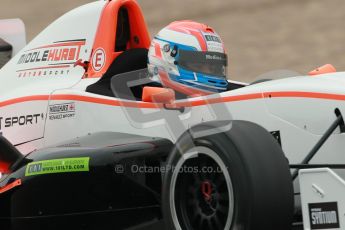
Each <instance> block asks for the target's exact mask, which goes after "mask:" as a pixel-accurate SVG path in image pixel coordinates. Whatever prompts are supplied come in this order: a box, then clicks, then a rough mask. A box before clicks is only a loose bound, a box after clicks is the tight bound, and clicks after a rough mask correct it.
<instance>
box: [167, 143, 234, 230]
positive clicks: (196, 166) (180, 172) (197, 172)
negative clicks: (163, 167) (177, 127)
mask: <svg viewBox="0 0 345 230" xmlns="http://www.w3.org/2000/svg"><path fill="white" fill-rule="evenodd" d="M171 189H172V190H171V192H170V207H171V213H172V219H173V223H174V226H175V229H178V230H182V229H183V230H185V229H188V230H209V229H212V230H213V229H214V230H224V229H226V230H228V229H230V226H231V223H232V218H233V211H234V202H233V201H234V198H233V197H234V195H233V187H232V183H231V178H230V175H229V172H228V170H227V167H226V166H225V164H224V163H223V161H222V159H221V158H220V157H219V156H218V155H217V154H216V153H215V152H214V151H213V150H211V149H209V148H207V147H201V146H198V147H194V148H193V149H191V150H190V151H188V152H187V153H186V154H184V155H183V156H182V157H181V159H180V160H179V161H178V163H177V164H176V167H175V169H174V172H173V175H172V179H171Z"/></svg>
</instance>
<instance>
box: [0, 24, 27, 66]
mask: <svg viewBox="0 0 345 230" xmlns="http://www.w3.org/2000/svg"><path fill="white" fill-rule="evenodd" d="M25 45H26V35H25V25H24V23H23V22H22V21H21V20H20V19H5V20H0V68H1V67H2V66H3V65H5V64H6V63H7V62H8V61H9V59H11V57H13V56H14V55H15V54H17V53H18V52H19V51H20V50H21V49H22V48H24V46H25Z"/></svg>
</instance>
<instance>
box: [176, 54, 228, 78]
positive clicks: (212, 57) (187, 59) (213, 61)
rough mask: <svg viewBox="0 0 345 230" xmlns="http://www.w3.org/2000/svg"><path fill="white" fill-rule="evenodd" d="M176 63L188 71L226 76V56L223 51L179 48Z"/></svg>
mask: <svg viewBox="0 0 345 230" xmlns="http://www.w3.org/2000/svg"><path fill="white" fill-rule="evenodd" d="M178 65H179V66H180V67H181V68H183V69H185V70H188V71H192V72H196V73H203V74H207V75H212V76H215V77H220V78H226V75H227V66H228V58H227V55H226V54H223V53H217V52H200V51H185V50H180V51H179V58H178Z"/></svg>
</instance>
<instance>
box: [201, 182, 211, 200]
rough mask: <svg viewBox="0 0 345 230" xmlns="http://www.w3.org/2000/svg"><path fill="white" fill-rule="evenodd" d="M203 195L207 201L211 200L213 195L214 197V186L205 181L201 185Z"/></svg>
mask: <svg viewBox="0 0 345 230" xmlns="http://www.w3.org/2000/svg"><path fill="white" fill-rule="evenodd" d="M201 193H202V195H203V196H204V198H205V200H206V201H210V200H211V198H212V197H211V195H212V185H211V183H210V182H208V181H204V182H202V183H201Z"/></svg>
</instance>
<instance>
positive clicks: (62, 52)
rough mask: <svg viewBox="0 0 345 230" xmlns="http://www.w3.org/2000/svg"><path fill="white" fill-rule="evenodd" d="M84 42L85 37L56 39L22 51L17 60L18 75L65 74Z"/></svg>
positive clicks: (78, 55)
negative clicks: (47, 43) (50, 42)
mask: <svg viewBox="0 0 345 230" xmlns="http://www.w3.org/2000/svg"><path fill="white" fill-rule="evenodd" d="M85 43H86V40H85V39H77V40H66V41H57V42H53V43H52V44H49V45H44V46H40V47H37V48H34V49H30V50H26V51H24V53H23V54H22V55H21V56H20V58H19V60H18V62H17V67H18V69H17V73H18V77H44V76H56V75H57V76H62V75H67V74H68V73H69V70H68V68H70V67H71V66H73V65H74V64H75V62H76V61H78V60H79V57H80V53H81V50H82V47H83V46H85Z"/></svg>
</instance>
